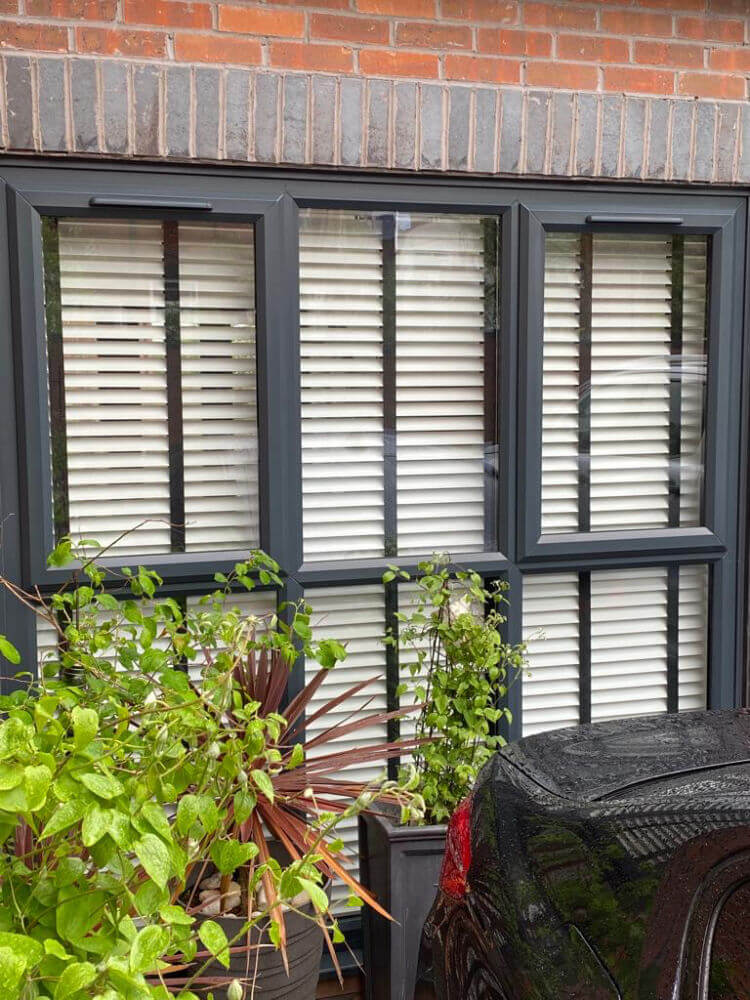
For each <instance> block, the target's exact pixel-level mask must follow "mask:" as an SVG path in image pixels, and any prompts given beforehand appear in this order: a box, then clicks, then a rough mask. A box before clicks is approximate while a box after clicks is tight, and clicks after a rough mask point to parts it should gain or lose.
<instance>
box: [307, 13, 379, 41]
mask: <svg viewBox="0 0 750 1000" xmlns="http://www.w3.org/2000/svg"><path fill="white" fill-rule="evenodd" d="M310 34H311V36H312V37H313V38H335V39H336V40H337V41H341V42H359V43H365V44H366V43H367V42H370V43H372V44H374V45H387V44H388V42H389V41H390V28H389V25H388V22H387V21H378V20H376V19H375V18H372V17H342V16H341V15H340V14H312V15H311V16H310Z"/></svg>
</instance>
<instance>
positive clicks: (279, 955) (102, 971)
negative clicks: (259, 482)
mask: <svg viewBox="0 0 750 1000" xmlns="http://www.w3.org/2000/svg"><path fill="white" fill-rule="evenodd" d="M71 557H78V562H79V564H80V565H79V566H78V568H77V569H76V570H75V573H74V578H73V581H72V585H71V586H70V587H64V588H61V590H60V591H58V592H57V593H56V594H54V595H52V597H51V598H50V599H49V600H46V601H45V600H43V599H42V598H41V597H40V596H39V595H38V594H32V593H25V592H23V591H21V590H20V589H19V588H18V587H16V586H14V585H13V584H11V583H9V582H8V581H4V583H5V585H6V586H7V587H8V588H9V589H11V591H12V592H13V593H14V594H15V595H16V597H18V599H19V600H21V601H22V602H24V603H25V604H27V605H29V606H31V607H33V609H34V610H35V611H36V613H37V614H40V615H41V616H42V617H44V618H45V619H46V621H47V623H48V625H49V626H50V627H51V628H53V629H54V630H55V631H56V632H57V636H58V640H59V642H58V649H57V651H56V653H55V654H53V655H52V656H51V657H50V658H49V660H48V662H46V663H45V664H44V665H43V670H42V678H41V680H40V682H39V684H36V683H33V682H31V683H30V684H29V686H28V687H27V688H26V689H25V690H22V691H17V692H15V693H14V694H13V695H10V696H8V697H7V698H5V699H3V702H2V706H1V707H2V708H3V710H4V711H5V713H6V715H7V719H6V721H5V723H3V728H1V729H0V785H2V784H3V777H2V763H3V761H4V760H5V759H6V758H5V757H3V746H4V744H3V736H2V734H3V733H5V734H6V736H5V741H6V743H7V744H8V746H10V734H11V733H13V732H16V731H17V732H18V740H17V743H18V745H17V747H16V744H15V743H14V744H13V748H12V750H13V753H12V754H11V756H10V757H9V758H8V759H9V760H10V764H9V765H8V767H9V768H10V770H9V772H8V776H7V777H5V779H4V781H5V784H6V786H7V787H6V788H5V789H3V788H0V834H4V838H3V840H2V843H3V845H4V847H3V857H2V864H3V866H4V867H3V870H2V875H1V876H0V878H1V880H2V881H1V884H0V892H2V893H3V894H4V895H5V896H6V897H7V900H6V901H10V902H11V903H12V900H13V899H14V898H15V897H19V898H22V899H26V898H27V896H28V897H31V898H34V899H35V898H36V896H37V895H38V893H39V892H40V891H41V890H40V886H44V889H43V893H42V895H43V907H42V916H40V921H41V923H40V924H39V926H37V925H36V924H34V925H33V927H32V929H31V933H30V934H25V933H24V934H20V933H18V932H19V931H20V930H21V929H24V930H26V929H28V928H26V927H25V925H24V926H23V928H22V924H23V919H22V916H21V911H18V907H16V911H14V910H13V908H12V906H11V908H10V910H9V915H8V916H7V920H6V923H8V924H9V927H8V928H3V929H4V930H6V931H7V933H8V934H10V935H12V936H13V935H15V936H14V937H12V944H13V947H14V948H15V949H16V951H14V952H12V954H11V953H9V954H8V955H5V953H4V952H3V948H4V947H9V946H8V945H7V942H6V943H4V939H3V937H2V936H0V971H2V969H3V965H2V963H3V961H5V962H6V966H7V968H6V973H7V977H8V981H12V977H13V976H15V975H16V972H18V976H17V977H16V978H17V982H18V992H17V996H19V997H23V1000H26V995H27V994H28V996H29V998H30V997H31V996H54V998H55V1000H63V998H64V997H68V996H70V997H71V1000H73V998H75V1000H79V998H83V997H87V996H90V997H97V998H102V1000H114V997H115V996H120V995H122V996H127V997H128V1000H130V997H131V996H132V997H133V998H134V1000H140V998H141V997H152V996H153V997H160V998H161V997H166V996H171V995H177V996H179V997H180V998H181V1000H193V998H194V997H195V996H196V993H195V992H194V991H195V990H196V989H198V990H200V991H205V990H206V989H209V988H210V989H214V993H215V995H216V996H217V997H219V996H226V997H229V1000H235V998H236V997H239V996H241V995H242V992H243V982H245V983H252V985H253V989H254V991H255V992H258V993H259V995H263V996H274V995H279V993H282V992H283V994H284V995H285V996H286V995H295V996H299V997H305V998H309V997H312V996H313V995H314V991H315V984H316V982H317V971H318V964H319V960H320V954H321V946H322V941H323V940H326V941H327V942H328V945H329V947H330V949H331V951H332V954H335V953H334V952H333V944H334V942H337V941H339V940H340V939H341V934H340V931H339V929H338V925H337V923H336V921H335V918H333V917H332V916H331V914H330V912H329V908H328V899H327V896H326V893H325V889H324V885H325V882H326V880H327V879H330V878H332V877H338V878H341V879H342V880H343V881H344V882H346V883H347V884H348V886H349V888H350V890H351V891H352V893H353V894H354V895H356V896H358V898H360V899H361V900H363V901H364V902H365V903H370V904H371V905H374V906H376V907H378V904H377V903H376V901H375V900H373V899H372V898H371V897H370V896H369V894H368V893H367V892H366V890H364V889H363V888H362V887H361V886H360V885H359V884H358V883H357V882H356V881H355V880H354V879H353V878H352V877H351V875H350V874H349V872H348V870H347V867H346V862H345V860H344V859H342V858H341V857H340V853H339V852H340V844H339V842H338V841H337V838H336V832H335V831H336V826H337V824H338V823H339V822H340V821H341V819H342V818H344V817H347V816H350V815H353V814H356V813H357V812H358V811H360V810H361V809H362V808H364V807H366V806H368V805H369V804H370V803H371V802H372V801H373V800H374V799H376V798H379V797H380V798H382V799H383V801H385V802H388V803H390V804H391V805H393V806H397V807H399V808H401V809H402V810H403V811H404V817H405V818H406V817H407V816H410V815H413V814H416V813H419V811H420V799H419V798H418V796H415V795H414V794H413V793H411V792H409V790H408V789H406V788H405V787H403V783H402V784H399V783H398V782H382V783H376V784H374V785H372V786H370V785H364V784H363V783H361V782H351V781H347V780H345V779H337V778H335V777H333V773H334V772H336V771H339V770H340V769H341V768H342V767H345V766H346V765H347V764H350V763H360V762H362V761H365V760H371V759H376V760H383V761H386V760H387V759H388V757H389V756H391V755H393V754H394V753H399V752H400V753H403V752H404V751H405V750H407V749H413V748H414V747H416V745H417V743H416V741H414V740H412V741H409V742H408V743H405V744H404V745H403V746H401V745H398V744H383V745H382V746H380V747H369V748H367V749H366V750H362V751H357V750H355V751H348V752H344V753H341V752H337V751H336V750H335V748H332V749H330V750H328V751H326V748H325V745H326V743H329V742H330V741H332V740H335V739H336V737H337V736H340V735H344V734H345V733H351V732H353V731H356V730H357V728H360V727H361V726H364V725H369V724H372V722H373V718H371V717H368V718H362V719H358V720H355V721H353V722H350V723H347V724H334V725H332V726H331V727H330V729H329V730H327V731H325V732H324V733H323V734H321V735H319V736H318V738H317V739H316V741H315V747H311V746H310V745H309V744H308V742H307V741H306V740H305V737H304V732H303V719H304V711H305V708H306V706H307V705H308V703H309V701H310V698H311V697H312V695H313V693H314V692H315V691H316V690H317V689H318V687H319V686H320V683H322V680H323V678H324V677H325V676H326V674H327V671H328V670H330V669H332V668H333V667H334V666H335V664H336V662H337V661H339V660H340V659H342V658H343V657H344V656H345V655H346V651H345V649H344V647H343V646H342V645H341V644H340V643H338V642H336V640H333V639H329V640H324V641H322V642H319V643H313V642H312V641H311V634H310V630H309V614H310V609H309V608H307V607H306V606H305V605H299V606H297V607H294V608H292V609H290V614H289V616H288V618H289V621H290V624H284V623H283V622H279V621H277V620H276V618H275V616H272V619H271V620H270V621H266V622H262V621H260V620H258V619H257V618H254V617H249V618H248V617H247V616H243V615H242V614H240V612H239V611H237V610H236V609H235V608H233V607H232V605H231V592H232V588H233V587H234V586H236V585H238V584H240V585H244V586H246V587H248V588H251V587H253V586H254V579H253V574H258V576H259V577H260V578H261V579H262V580H263V582H265V583H268V584H269V585H278V584H279V583H280V578H279V576H278V567H277V566H276V564H275V563H273V561H272V560H270V559H269V558H268V557H267V556H265V555H263V554H262V553H256V554H254V555H253V556H252V557H251V559H250V560H248V561H247V562H245V563H239V564H237V566H236V567H235V570H234V572H233V574H232V575H231V576H229V577H226V576H222V575H221V574H218V575H217V582H218V583H219V585H220V586H219V589H217V590H216V591H215V592H214V593H213V594H211V595H209V596H208V597H207V598H205V602H204V603H203V604H202V605H200V606H199V607H198V608H197V609H196V608H191V609H189V610H186V608H185V607H184V606H181V605H180V604H179V603H178V602H176V601H175V600H173V599H172V598H169V597H166V598H161V597H160V595H159V593H158V587H159V584H160V580H159V578H158V576H157V575H156V574H155V573H153V572H151V571H149V570H146V569H145V568H143V567H139V568H138V570H137V571H135V572H133V571H131V570H129V569H124V570H123V571H122V574H121V576H120V579H119V581H118V582H119V583H120V584H121V585H123V586H124V587H126V588H127V591H128V593H127V594H125V595H121V596H120V599H119V600H118V598H117V597H116V596H114V595H113V594H112V593H110V592H109V591H108V590H107V589H106V584H107V583H108V582H110V581H109V579H108V576H109V575H108V573H107V572H105V571H104V570H102V569H100V568H99V567H98V566H97V565H96V562H95V560H94V559H93V558H89V557H88V556H87V555H86V551H85V547H84V550H81V549H80V548H78V549H76V548H73V547H72V546H70V544H69V543H68V542H67V541H66V542H64V543H62V544H61V546H59V547H58V549H57V550H56V551H55V553H53V555H52V557H51V559H52V561H53V562H55V563H57V564H61V563H64V562H65V561H67V559H68V558H71ZM298 645H299V646H301V647H302V649H303V650H304V652H305V654H306V655H307V656H309V657H314V658H315V659H317V660H318V662H319V663H320V671H319V672H318V674H317V675H316V676H315V677H314V678H313V680H312V681H311V682H310V684H308V685H307V687H306V688H305V689H304V690H303V691H302V692H300V694H299V695H297V697H296V698H294V699H293V700H292V701H291V702H290V703H289V704H287V705H286V706H284V705H283V694H284V691H285V688H286V681H287V679H288V673H289V668H290V666H291V665H292V664H293V663H294V662H295V660H296V658H297V656H298V655H299V649H298ZM0 653H3V654H4V655H6V656H8V657H10V658H11V660H12V661H16V660H17V658H18V657H17V654H16V653H15V650H13V647H12V646H10V644H9V643H8V642H7V640H5V639H4V638H2V637H0ZM191 662H195V663H197V664H199V665H200V683H195V682H193V681H191V680H190V677H189V674H188V672H187V669H186V668H187V667H188V666H189V665H190V664H191ZM59 677H62V678H63V679H58V678H59ZM71 678H75V680H76V684H74V685H71V683H70V680H71ZM348 694H349V692H347V693H346V694H345V695H343V696H339V697H338V698H336V699H333V700H332V701H331V702H329V703H328V704H327V705H324V706H323V708H321V709H320V710H319V711H318V713H316V714H317V715H325V714H326V712H327V711H329V710H330V709H331V708H332V707H335V706H336V705H337V704H339V703H340V702H341V701H342V700H344V699H345V698H346V697H347V696H348ZM94 706H96V707H94ZM393 715H394V713H387V714H386V715H381V716H378V717H376V721H380V722H382V721H384V720H385V719H386V718H392V717H393ZM28 747H32V748H33V753H32V751H31V750H28ZM321 747H322V748H323V750H322V751H321ZM310 751H314V753H313V752H310ZM40 754H41V757H40V756H39V755H40ZM14 755H15V756H14ZM18 755H20V757H18ZM24 755H26V756H24ZM17 757H18V759H16V758H17ZM29 768H30V769H31V770H30V771H29V772H28V775H27V769H29ZM87 769H91V771H92V775H93V776H90V777H87V774H88V770H87ZM18 775H20V776H21V777H20V778H19V781H20V782H21V783H22V787H23V788H25V787H26V784H28V783H29V782H31V783H33V782H35V781H38V782H39V791H37V790H36V788H37V786H36V785H34V790H33V793H32V792H30V793H29V795H31V796H32V797H31V798H30V799H29V795H27V797H26V798H24V797H23V795H22V793H21V792H19V791H15V789H17V788H19V787H21V786H19V785H17V784H10V782H12V781H15V779H16V777H18ZM24 783H26V784H24ZM30 787H31V785H30ZM5 791H7V792H11V793H13V794H12V795H11V796H10V797H8V796H6V797H5V798H3V794H4V792H5ZM42 793H44V794H42ZM29 801H31V803H32V805H33V809H30V807H29ZM11 806H13V808H14V809H15V812H13V811H12V809H11ZM6 813H7V815H6ZM55 838H57V839H55ZM18 845H20V846H18ZM11 846H12V850H11ZM19 851H20V853H19ZM37 860H38V861H39V864H36V863H32V862H36V861H37ZM60 869H63V870H65V871H66V872H67V871H68V869H71V871H72V872H73V874H74V876H75V877H71V878H68V876H67V875H66V876H65V878H64V879H63V878H62V876H61V875H60V874H59V872H60ZM50 873H51V874H50ZM19 877H20V881H19ZM50 879H51V880H52V884H51V886H49V885H47V882H48V881H49V880H50ZM56 880H57V881H59V882H61V885H60V886H58V885H57V883H56ZM100 885H101V888H100ZM53 890H54V894H53ZM60 892H63V895H64V896H65V899H62V897H61V896H60ZM108 892H109V894H110V895H109V896H108V895H107V893H108ZM89 896H91V897H92V898H93V900H94V901H95V903H96V905H94V904H93V903H92V904H91V905H90V906H89V904H87V903H86V902H85V899H86V898H87V897H89ZM110 897H111V898H110ZM82 899H83V900H84V902H83V903H82V902H81V900H82ZM14 912H15V913H16V916H14ZM23 912H24V913H25V910H23ZM50 912H56V913H58V914H59V913H61V912H62V913H63V914H66V913H70V914H71V915H74V914H77V915H78V919H79V924H80V926H79V924H75V932H74V937H73V938H71V936H70V933H69V932H67V931H59V934H58V936H59V937H60V938H61V943H59V947H58V945H56V944H55V943H54V941H52V939H51V938H49V940H50V942H51V943H50V944H49V945H47V943H46V942H47V940H48V933H47V928H46V925H47V924H48V923H49V921H50V919H51V918H50V916H49V913H50ZM87 912H88V913H89V914H90V920H89V921H88V922H87V923H85V924H83V923H81V920H82V919H83V918H82V914H83V913H87ZM381 912H384V911H382V908H381ZM57 919H58V920H62V918H60V917H58V918H57ZM14 921H15V922H14ZM19 921H21V923H19ZM45 922H46V923H45ZM63 923H64V921H63ZM110 925H112V926H111V927H110ZM27 937H28V938H29V939H30V940H32V941H33V942H36V943H35V944H28V942H27V941H26V940H25V939H26V938H27ZM22 939H23V940H22ZM8 940H11V939H8ZM66 942H67V943H66ZM136 942H143V943H141V944H138V945H137V946H136ZM40 947H41V949H44V948H47V947H50V948H52V949H53V954H52V956H51V957H50V956H48V955H47V954H46V952H44V951H43V950H42V951H41V952H40V950H39V949H40ZM24 948H25V949H26V951H25V953H24V951H23V949H24ZM133 948H136V951H135V954H136V958H135V959H134V958H133V957H132V954H131V957H130V958H127V957H123V956H127V955H128V953H129V952H132V950H133ZM11 951H12V949H11ZM24 954H25V955H26V957H25V958H24ZM94 956H98V959H97V960H96V961H94ZM20 963H25V964H23V967H21V964H20ZM68 967H71V968H73V969H74V972H73V973H69V972H68ZM79 967H80V968H79ZM48 969H49V970H50V971H47V970H48ZM92 970H93V971H92ZM94 972H95V973H96V974H95V975H94ZM45 976H46V977H47V980H49V984H50V986H49V992H45V990H46V989H47V986H46V982H47V980H45ZM64 976H65V977H69V979H70V983H71V984H72V985H71V986H70V988H69V989H68V985H67V981H68V980H67V979H63V977H64ZM290 977H291V978H290ZM32 979H33V982H34V984H35V985H34V986H33V988H32V987H31V985H30V982H31V980H32ZM60 982H63V983H65V984H66V985H65V986H64V988H62V987H60V985H59V983H60ZM40 984H41V985H40ZM29 989H34V990H37V991H39V990H41V992H36V993H28V990H29ZM61 990H62V992H60V991H61ZM24 991H25V992H24ZM66 991H67V992H66ZM108 991H109V992H108ZM113 991H114V992H113ZM118 991H119V992H118ZM128 991H129V992H128ZM11 995H12V996H14V995H16V994H11Z"/></svg>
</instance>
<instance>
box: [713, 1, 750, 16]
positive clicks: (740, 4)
mask: <svg viewBox="0 0 750 1000" xmlns="http://www.w3.org/2000/svg"><path fill="white" fill-rule="evenodd" d="M708 9H709V10H710V11H711V13H712V14H714V13H715V14H747V0H708Z"/></svg>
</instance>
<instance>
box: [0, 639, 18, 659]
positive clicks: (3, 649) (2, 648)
mask: <svg viewBox="0 0 750 1000" xmlns="http://www.w3.org/2000/svg"><path fill="white" fill-rule="evenodd" d="M0 653H2V655H3V656H4V657H5V659H6V660H9V661H10V662H11V663H20V662H21V654H20V653H19V652H18V650H17V649H16V647H15V646H14V645H13V643H12V642H9V641H8V640H7V639H6V638H5V636H4V635H0Z"/></svg>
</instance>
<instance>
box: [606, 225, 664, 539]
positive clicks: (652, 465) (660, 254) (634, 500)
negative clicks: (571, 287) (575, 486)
mask: <svg viewBox="0 0 750 1000" xmlns="http://www.w3.org/2000/svg"><path fill="white" fill-rule="evenodd" d="M593 244H594V245H593V254H594V256H593V260H594V265H593V272H592V304H591V530H592V531H606V530H608V529H611V530H616V529H617V528H662V527H666V526H667V522H668V517H667V514H668V511H667V507H668V500H669V384H670V378H669V344H670V331H671V318H670V317H671V313H670V296H671V239H668V238H666V237H662V236H632V235H627V236H617V235H598V236H594V240H593Z"/></svg>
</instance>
